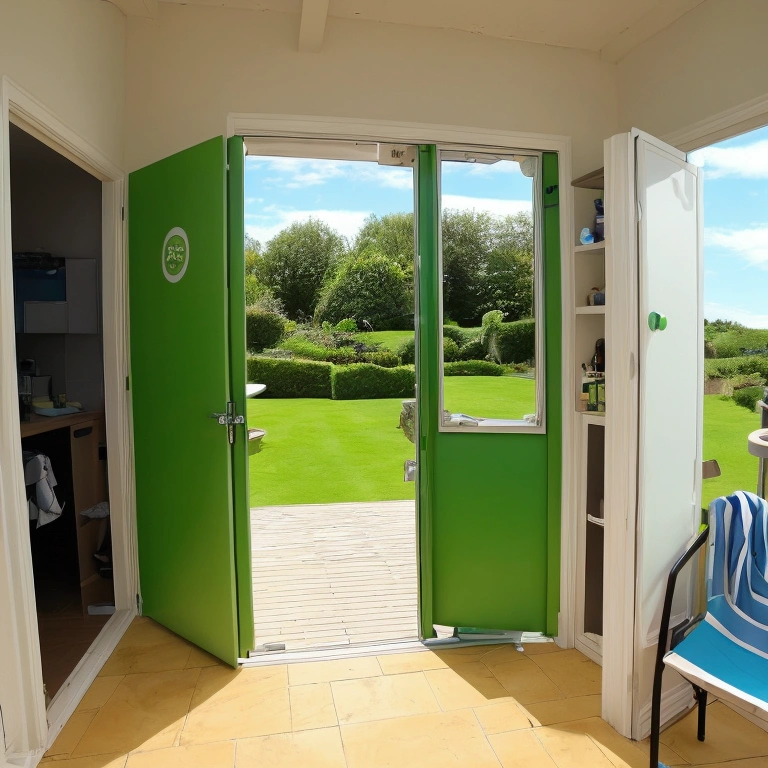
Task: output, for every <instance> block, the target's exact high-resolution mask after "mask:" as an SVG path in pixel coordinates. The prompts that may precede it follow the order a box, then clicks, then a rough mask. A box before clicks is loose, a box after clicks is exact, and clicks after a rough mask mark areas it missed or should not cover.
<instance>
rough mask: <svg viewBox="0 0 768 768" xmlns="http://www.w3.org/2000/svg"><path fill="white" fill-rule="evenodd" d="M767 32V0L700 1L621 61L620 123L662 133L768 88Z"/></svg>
mask: <svg viewBox="0 0 768 768" xmlns="http://www.w3.org/2000/svg"><path fill="white" fill-rule="evenodd" d="M766 36H768V3H765V2H764V0H728V2H723V1H722V0H706V1H705V2H703V3H701V5H698V6H696V8H694V9H693V10H692V11H689V12H688V13H686V14H685V15H684V16H682V17H680V19H678V20H677V21H676V22H675V23H674V24H672V25H670V26H669V27H667V28H666V29H664V30H662V31H661V32H659V33H658V34H656V35H654V36H653V37H651V38H649V39H648V40H646V41H645V42H644V43H643V44H642V45H640V46H638V47H637V48H635V49H634V50H633V51H632V52H631V53H629V55H627V56H626V57H625V58H624V59H622V60H621V61H620V62H619V64H618V94H619V121H620V130H622V131H626V130H629V129H630V128H632V127H635V128H640V129H641V130H644V131H647V132H649V133H652V134H654V135H656V136H659V137H662V138H663V137H664V136H665V135H667V134H670V133H672V132H674V131H679V130H681V129H684V128H687V127H689V126H690V125H692V124H694V123H697V122H699V121H700V120H704V119H707V118H710V117H712V116H714V115H717V114H719V113H721V112H724V111H726V110H728V109H731V108H733V107H736V106H739V105H741V104H744V103H745V102H748V101H751V100H752V99H755V98H758V97H761V96H764V95H765V94H768V58H767V57H766V55H765V40H766ZM754 127H757V126H754Z"/></svg>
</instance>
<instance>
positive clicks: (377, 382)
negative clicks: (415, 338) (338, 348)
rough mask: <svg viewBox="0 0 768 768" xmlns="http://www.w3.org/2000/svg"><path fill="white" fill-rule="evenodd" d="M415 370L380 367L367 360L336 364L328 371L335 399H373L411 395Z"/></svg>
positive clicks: (405, 367) (407, 396)
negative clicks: (350, 363) (365, 361)
mask: <svg viewBox="0 0 768 768" xmlns="http://www.w3.org/2000/svg"><path fill="white" fill-rule="evenodd" d="M415 387H416V374H415V372H414V370H413V368H411V367H409V366H401V367H399V368H381V367H380V366H378V365H371V364H370V363H356V364H354V365H344V366H337V367H334V368H333V371H332V373H331V388H332V392H333V399H334V400H374V399H379V398H384V397H400V398H409V397H413V396H414V390H415Z"/></svg>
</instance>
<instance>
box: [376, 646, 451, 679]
mask: <svg viewBox="0 0 768 768" xmlns="http://www.w3.org/2000/svg"><path fill="white" fill-rule="evenodd" d="M377 658H378V660H379V665H380V666H381V671H382V672H383V673H384V674H385V675H402V674H404V673H405V672H421V671H424V670H425V669H445V668H446V667H447V666H448V664H447V663H446V662H445V661H444V660H443V659H441V658H440V657H439V656H438V655H437V654H436V653H432V652H431V651H419V652H417V653H393V654H388V655H386V656H378V657H377Z"/></svg>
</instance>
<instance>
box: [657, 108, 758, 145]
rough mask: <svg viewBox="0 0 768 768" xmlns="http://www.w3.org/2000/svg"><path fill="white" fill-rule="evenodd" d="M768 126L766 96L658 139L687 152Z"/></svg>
mask: <svg viewBox="0 0 768 768" xmlns="http://www.w3.org/2000/svg"><path fill="white" fill-rule="evenodd" d="M764 125H768V95H765V96H758V97H757V98H756V99H751V100H750V101H746V102H744V103H743V104H739V105H737V106H735V107H731V108H730V109H726V110H724V111H723V112H718V113H717V114H715V115H712V116H711V117H707V118H705V119H704V120H699V121H698V122H696V123H693V124H692V125H689V126H687V127H685V128H681V129H679V130H677V131H672V132H671V133H668V134H666V135H665V136H664V137H662V140H663V141H664V142H666V143H667V144H671V145H672V146H674V147H677V148H678V149H681V150H683V151H684V152H691V151H693V150H694V149H700V148H701V147H706V146H708V145H710V144H715V143H717V142H719V141H725V140H726V139H730V138H733V137H734V136H738V135H740V134H742V133H747V132H748V131H753V130H755V129H756V128H761V127H762V126H764Z"/></svg>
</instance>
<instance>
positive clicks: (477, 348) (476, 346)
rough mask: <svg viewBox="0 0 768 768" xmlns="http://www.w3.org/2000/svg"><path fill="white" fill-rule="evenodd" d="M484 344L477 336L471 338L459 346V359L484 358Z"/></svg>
mask: <svg viewBox="0 0 768 768" xmlns="http://www.w3.org/2000/svg"><path fill="white" fill-rule="evenodd" d="M485 357H486V351H485V345H484V344H483V342H482V341H480V339H479V338H476V339H471V340H470V341H468V342H467V343H466V344H464V345H462V346H461V347H460V348H459V360H485Z"/></svg>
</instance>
